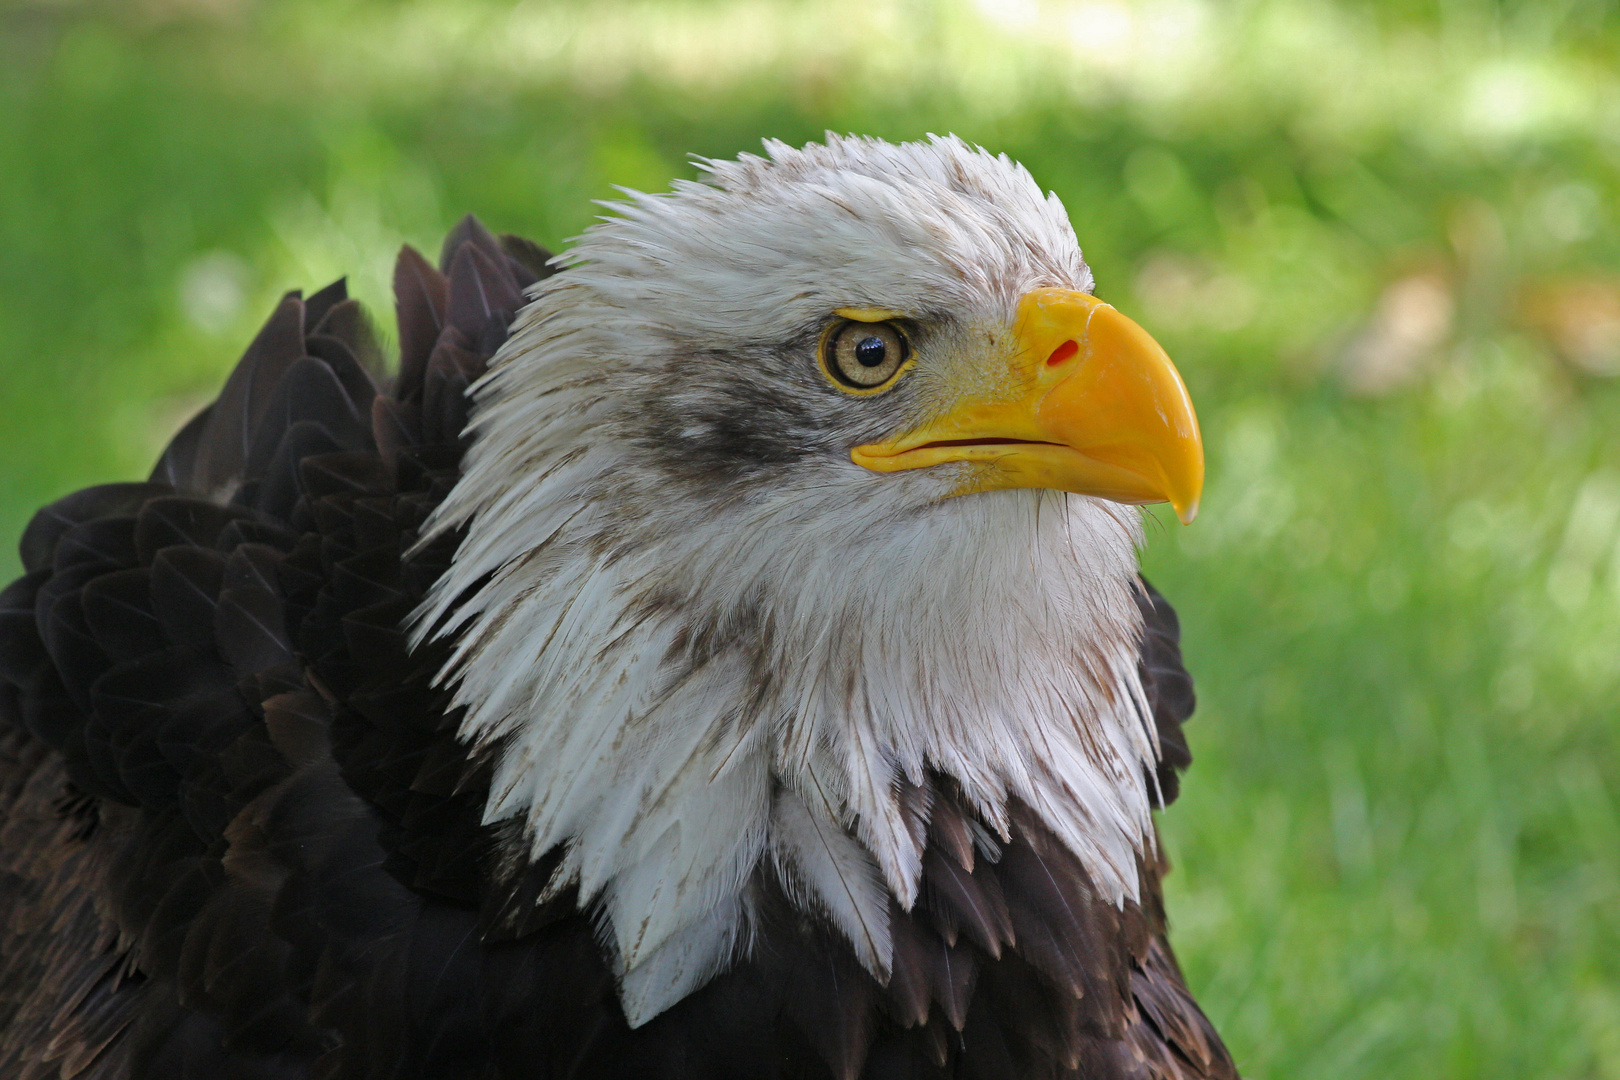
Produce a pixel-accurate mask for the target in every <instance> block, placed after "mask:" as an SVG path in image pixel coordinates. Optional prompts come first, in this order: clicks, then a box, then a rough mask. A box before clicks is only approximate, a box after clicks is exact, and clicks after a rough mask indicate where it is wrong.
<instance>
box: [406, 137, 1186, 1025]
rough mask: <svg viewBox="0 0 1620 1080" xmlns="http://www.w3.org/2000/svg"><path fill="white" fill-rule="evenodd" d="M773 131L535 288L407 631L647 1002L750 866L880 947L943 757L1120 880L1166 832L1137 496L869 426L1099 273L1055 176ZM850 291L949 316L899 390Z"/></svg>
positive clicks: (585, 248) (859, 947)
mask: <svg viewBox="0 0 1620 1080" xmlns="http://www.w3.org/2000/svg"><path fill="white" fill-rule="evenodd" d="M766 151H767V157H765V158H756V157H751V156H745V157H743V158H742V159H740V160H739V161H736V162H714V161H708V162H703V163H702V167H703V168H704V169H705V171H706V172H707V173H708V182H707V183H690V182H682V183H678V184H676V185H675V189H674V190H673V191H672V192H671V193H669V194H666V195H642V194H635V193H631V194H630V196H629V199H628V201H627V202H625V203H622V204H618V205H617V206H616V207H615V209H616V210H617V211H618V216H617V217H614V218H611V219H607V220H604V221H603V222H602V223H601V224H598V225H596V226H594V227H592V228H591V229H590V230H588V232H587V233H586V235H585V236H584V237H583V238H582V239H581V240H580V241H579V243H578V244H577V246H575V247H574V248H573V250H572V251H570V252H569V253H568V255H567V256H566V263H567V265H568V269H567V270H566V271H565V272H563V273H560V274H558V275H556V276H555V277H552V278H550V279H548V280H546V281H545V282H543V283H541V284H540V285H539V286H537V287H536V289H535V290H534V293H533V302H532V303H530V304H529V305H528V307H526V308H525V309H524V310H523V312H522V313H521V315H520V316H519V317H518V320H517V324H516V326H515V328H514V333H513V335H512V337H511V338H510V340H509V341H508V342H507V343H506V345H505V347H504V348H503V349H502V350H501V352H500V354H499V355H498V356H497V358H496V360H495V362H494V364H493V366H492V369H491V371H490V373H489V375H488V376H487V377H486V378H485V379H484V380H483V381H482V382H480V383H479V384H478V385H477V386H476V387H475V388H474V390H473V394H474V397H475V402H476V411H475V418H474V420H473V424H472V430H473V432H474V434H475V441H474V444H473V447H472V449H471V451H470V452H469V454H468V456H467V458H466V461H465V466H464V475H463V476H462V478H461V480H460V482H459V483H458V484H457V486H456V487H455V489H454V490H453V491H452V492H451V493H450V495H449V497H448V498H447V499H446V500H445V502H444V503H443V505H442V506H440V507H439V509H438V511H437V513H436V515H435V517H434V518H433V520H432V523H431V531H432V532H434V533H438V532H443V531H444V530H448V529H453V528H460V527H464V528H465V529H466V535H465V538H464V540H463V541H462V543H461V545H460V548H459V551H458V553H457V555H456V558H455V562H454V564H453V566H452V567H451V569H450V571H449V572H448V573H447V574H446V575H445V576H444V577H443V579H442V580H441V581H439V582H438V584H437V585H436V586H435V588H434V590H433V592H432V594H431V596H430V598H429V600H428V602H427V603H426V604H425V605H424V606H423V608H422V610H421V611H420V612H419V613H418V622H417V631H416V635H417V639H418V640H420V639H422V638H425V637H427V636H429V635H430V634H432V635H450V636H453V637H454V639H455V642H456V644H455V651H454V659H453V660H452V662H451V663H450V665H449V667H448V668H447V669H446V672H445V677H446V678H449V679H451V680H453V681H454V683H455V687H456V696H455V700H456V702H457V703H458V704H461V705H465V706H466V708H467V713H466V720H465V723H464V725H463V728H462V735H463V737H464V738H466V739H468V740H470V741H473V742H476V743H482V744H490V743H496V742H498V743H499V750H498V759H497V765H496V769H495V782H494V786H493V789H492V793H491V796H490V801H489V804H488V806H487V809H486V819H487V820H490V821H495V820H501V819H505V818H508V817H513V816H521V817H522V818H523V820H524V824H525V827H526V836H527V837H528V839H529V842H530V845H531V850H532V852H533V854H534V855H536V856H538V855H539V854H541V853H543V852H545V851H546V850H548V849H550V848H552V847H554V846H556V845H559V844H563V845H567V857H566V859H565V862H564V864H563V867H562V869H561V870H559V871H558V877H557V879H556V881H555V882H554V884H555V885H556V886H557V887H558V888H561V887H563V886H565V885H567V884H571V883H576V882H577V884H578V886H579V895H580V898H581V903H582V904H585V903H589V904H591V905H593V910H595V911H596V912H597V913H598V918H599V920H600V926H601V928H602V933H603V939H604V942H605V944H606V945H607V947H608V949H609V951H610V954H611V956H612V957H613V959H614V962H615V964H616V966H617V972H618V975H619V978H620V993H621V999H622V1001H623V1004H624V1007H625V1012H626V1015H627V1016H628V1017H629V1019H630V1022H631V1023H632V1024H639V1023H642V1022H645V1021H646V1020H647V1019H650V1018H651V1017H652V1016H654V1015H656V1014H657V1013H659V1012H660V1011H662V1010H663V1009H665V1008H667V1007H668V1006H670V1005H671V1004H673V1003H674V1002H676V1001H678V1000H679V999H680V998H681V997H683V996H684V995H686V994H687V993H690V992H691V991H692V990H693V989H695V988H697V987H698V986H701V985H702V984H703V983H704V982H705V981H707V979H709V978H710V977H711V976H712V975H713V974H715V973H716V972H717V971H718V970H720V969H722V968H723V967H724V966H725V965H726V964H727V963H728V962H729V961H730V960H731V959H733V958H734V957H735V956H736V955H737V954H738V953H739V952H740V951H741V950H744V949H746V947H747V944H748V934H749V925H750V920H749V915H750V903H751V900H750V895H751V894H750V887H749V880H750V878H751V876H752V875H754V874H756V873H758V872H771V873H777V874H779V875H781V878H782V881H783V884H784V885H785V887H786V888H787V890H788V894H789V895H790V896H791V897H793V898H795V902H797V903H801V904H804V905H807V906H809V907H810V908H812V909H813V910H815V911H817V912H818V913H820V914H821V915H822V916H824V917H826V918H827V919H829V920H830V921H831V922H832V923H833V924H834V925H836V926H837V927H839V929H840V930H841V931H842V932H843V933H844V934H845V935H846V936H847V937H848V938H849V940H850V942H851V944H852V945H853V947H854V948H855V950H856V952H857V954H858V955H859V956H860V958H861V960H862V962H863V963H864V964H865V965H866V966H867V967H868V968H869V969H870V970H871V971H873V972H874V973H875V974H876V975H878V977H879V978H886V976H887V973H888V969H889V964H890V953H889V949H890V946H889V903H890V899H889V898H890V896H891V895H892V896H893V897H894V898H895V899H897V900H898V902H899V903H900V905H901V906H902V907H904V908H909V907H910V906H911V904H912V903H913V902H914V900H915V899H916V893H917V888H918V881H919V876H920V872H921V856H922V850H921V837H920V834H919V833H918V832H916V831H914V830H913V828H912V827H911V825H914V824H915V823H914V822H913V823H911V824H910V825H908V821H907V815H906V813H905V810H904V808H903V807H902V806H901V800H900V798H899V796H898V791H899V788H900V786H901V784H902V782H910V783H913V784H920V783H923V782H924V781H925V776H926V774H927V773H928V772H930V771H932V772H935V773H942V774H945V775H948V776H950V777H953V778H954V779H955V780H956V781H957V782H958V783H959V784H960V786H961V790H962V791H963V793H964V794H965V796H966V798H967V799H968V800H969V801H970V802H971V803H972V805H973V806H974V807H975V808H976V810H977V811H978V812H979V814H980V815H981V816H982V817H983V818H984V820H985V821H986V822H989V823H991V824H992V826H995V827H999V828H1002V829H1003V831H1004V829H1005V823H1006V818H1007V808H1008V805H1009V800H1011V799H1013V798H1017V799H1019V800H1022V801H1023V802H1024V803H1026V804H1028V805H1029V806H1030V807H1031V809H1032V810H1033V811H1034V812H1036V813H1037V814H1039V815H1040V816H1041V817H1042V818H1043V819H1044V820H1045V821H1046V823H1047V824H1048V825H1049V826H1050V827H1051V828H1052V829H1053V831H1054V832H1055V833H1056V835H1057V836H1059V837H1060V838H1061V839H1062V840H1063V841H1064V842H1065V843H1067V844H1068V845H1069V846H1070V847H1071V848H1072V849H1073V850H1074V852H1075V853H1076V854H1077V855H1078V856H1079V857H1080V858H1081V860H1082V861H1083V863H1084V865H1085V866H1086V867H1087V869H1088V871H1089V872H1090V873H1091V875H1092V878H1093V880H1094V881H1095V882H1096V883H1097V884H1098V887H1099V888H1100V889H1102V890H1104V891H1105V892H1106V893H1107V894H1108V895H1110V896H1111V897H1112V898H1113V899H1114V900H1115V901H1116V902H1119V901H1120V900H1122V899H1123V898H1124V897H1126V896H1133V897H1134V895H1135V893H1136V889H1137V879H1136V865H1137V858H1138V855H1139V853H1140V852H1141V851H1143V849H1144V847H1145V846H1146V845H1148V844H1150V843H1151V842H1152V841H1151V835H1152V833H1151V824H1150V820H1149V791H1148V789H1147V784H1148V782H1149V781H1148V779H1147V775H1148V774H1149V773H1150V772H1151V768H1152V765H1153V762H1154V761H1155V757H1156V746H1155V744H1154V739H1153V735H1152V731H1151V724H1150V723H1149V722H1148V721H1147V719H1146V710H1145V703H1144V701H1143V695H1142V689H1141V686H1140V684H1139V681H1138V676H1137V672H1136V662H1137V638H1138V634H1139V632H1140V621H1139V616H1138V614H1137V610H1136V607H1135V604H1134V602H1133V599H1132V593H1131V590H1132V587H1133V582H1134V580H1135V575H1136V555H1135V547H1136V545H1137V543H1138V542H1139V539H1140V525H1139V515H1138V514H1137V513H1136V512H1135V511H1134V510H1132V509H1130V508H1127V507H1123V506H1118V505H1115V504H1111V503H1106V502H1102V501H1099V500H1095V499H1090V498H1084V497H1080V496H1068V495H1063V494H1060V493H1053V492H1044V491H1033V490H1014V491H997V492H989V493H982V494H976V495H969V496H964V497H960V498H949V497H947V496H948V495H949V493H950V491H951V489H952V486H953V474H952V470H951V467H939V468H935V469H924V470H916V471H911V472H902V473H897V474H889V475H880V474H876V473H872V472H868V471H866V470H865V469H862V468H860V467H859V466H857V465H855V464H854V463H852V462H851V461H850V459H849V449H850V447H851V446H854V445H857V444H858V443H860V442H863V441H867V440H868V439H871V438H877V437H882V436H885V435H888V434H890V433H892V432H893V431H895V430H898V429H900V428H902V427H904V426H908V425H910V424H912V423H915V422H916V421H917V420H918V419H920V418H922V417H923V416H926V415H927V414H928V413H929V412H930V411H931V410H937V409H939V408H942V407H943V406H944V405H945V404H947V403H948V402H949V401H951V400H954V399H955V398H956V397H957V396H958V395H959V394H960V393H961V392H962V390H963V388H964V387H970V386H972V385H973V384H974V383H975V380H982V379H984V378H986V377H987V376H986V372H988V371H990V370H991V367H992V365H989V364H987V362H986V357H987V356H991V355H993V354H996V353H997V351H998V350H1000V349H1003V348H1004V347H1005V344H1006V342H1007V339H1008V335H1009V333H1010V330H1011V322H1012V318H1013V312H1014V309H1015V306H1016V304H1017V301H1018V298H1019V297H1020V296H1022V295H1023V294H1024V293H1025V292H1027V291H1028V290H1030V289H1032V288H1037V287H1042V286H1056V287H1063V288H1070V289H1079V290H1085V291H1089V290H1090V288H1091V283H1092V282H1091V272H1090V270H1089V269H1088V268H1087V266H1086V264H1085V262H1084V260H1083V259H1082V258H1081V254H1080V248H1079V245H1078V244H1077V242H1076V240H1075V236H1074V233H1073V230H1072V229H1071V228H1070V225H1069V223H1068V220H1067V217H1066V216H1065V214H1064V211H1063V207H1062V205H1061V204H1060V203H1059V202H1058V200H1057V197H1056V196H1055V195H1047V196H1043V195H1042V194H1041V191H1040V189H1039V188H1038V187H1037V186H1036V185H1035V183H1034V181H1033V179H1032V178H1031V177H1030V175H1029V174H1028V172H1026V171H1025V170H1024V169H1023V168H1022V167H1021V166H1018V165H1016V164H1014V163H1013V162H1011V161H1009V160H1008V159H1007V158H1006V157H1005V156H1002V157H995V156H992V155H990V154H988V153H986V152H984V151H982V150H975V149H973V148H970V147H968V146H967V145H965V144H964V143H962V142H961V141H960V140H958V139H955V138H934V139H931V140H929V141H928V142H924V143H910V144H904V145H898V146H896V145H889V144H885V143H881V142H876V141H872V140H867V139H853V138H849V139H843V138H834V137H829V138H828V140H827V143H826V145H815V144H812V145H810V146H807V147H805V148H803V149H802V150H801V149H794V148H791V147H788V146H786V145H783V144H781V143H774V142H773V143H767V145H766ZM847 307H875V308H884V309H888V310H891V311H896V312H900V313H903V314H906V315H908V316H910V317H912V318H915V319H916V320H918V321H919V323H922V324H926V325H928V326H930V327H932V328H933V330H932V331H931V333H930V336H929V337H928V338H927V340H926V342H925V343H924V346H923V347H920V348H919V352H920V354H921V359H920V362H919V364H918V367H917V368H916V369H915V370H914V371H913V372H912V373H911V375H909V376H908V377H907V378H906V379H905V380H904V384H905V385H904V388H903V389H904V392H903V393H902V392H901V391H900V390H898V389H897V390H896V391H895V392H893V393H890V394H885V395H883V396H881V397H879V398H855V397H849V396H846V395H842V394H840V393H839V392H838V391H837V390H835V389H833V388H831V387H830V386H829V385H828V384H827V382H826V380H825V379H824V378H822V376H821V375H820V373H819V371H818V370H817V367H816V362H815V341H816V334H817V333H818V332H819V330H820V328H821V327H823V326H824V325H826V323H827V321H828V320H829V319H830V318H831V313H832V311H833V310H834V309H837V308H847ZM1002 370H1005V367H1004V365H1003V368H1002ZM985 841H986V842H987V843H992V844H993V842H994V841H993V838H990V837H988V836H986V837H985Z"/></svg>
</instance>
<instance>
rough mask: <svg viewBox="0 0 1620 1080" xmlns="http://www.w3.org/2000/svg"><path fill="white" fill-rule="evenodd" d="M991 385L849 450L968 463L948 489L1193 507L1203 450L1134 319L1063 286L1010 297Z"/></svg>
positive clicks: (894, 466) (861, 457)
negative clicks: (1013, 307)
mask: <svg viewBox="0 0 1620 1080" xmlns="http://www.w3.org/2000/svg"><path fill="white" fill-rule="evenodd" d="M1013 335H1014V339H1015V341H1016V347H1015V349H1014V350H1013V354H1012V359H1011V363H1010V366H1009V369H1008V371H1007V374H1006V377H1005V379H1004V380H1003V381H1002V385H1000V386H999V387H997V388H995V389H993V390H992V391H991V393H989V394H987V395H984V396H975V397H970V398H964V399H963V400H961V401H959V402H958V403H957V404H956V405H955V406H953V407H952V408H951V409H950V410H949V411H948V412H946V413H945V414H944V415H942V416H939V417H937V418H936V419H933V420H930V421H928V422H926V423H924V424H922V425H920V426H918V427H916V428H913V429H912V430H910V431H907V432H905V433H903V434H901V435H898V436H896V437H894V438H892V439H888V440H885V441H884V442H880V443H871V444H869V445H866V446H857V447H856V448H855V449H854V450H852V451H851V452H850V457H851V459H852V460H854V462H855V463H856V464H857V465H862V466H865V467H866V468H868V469H871V470H873V471H874V472H899V471H902V470H905V469H921V468H927V467H929V466H933V465H944V464H948V463H959V464H967V465H969V466H971V468H969V469H968V470H967V471H966V473H965V476H964V480H963V482H962V484H961V486H960V487H959V489H958V490H956V491H954V492H952V494H954V495H966V494H969V493H971V492H975V491H994V490H997V489H1000V488H1052V489H1054V490H1057V491H1072V492H1075V493H1076V494H1080V495H1094V496H1097V497H1098V498H1103V499H1111V500H1113V501H1114V502H1122V503H1138V504H1139V503H1155V502H1168V503H1170V505H1171V506H1172V507H1174V508H1175V511H1176V516H1177V517H1179V518H1180V519H1181V521H1182V522H1183V523H1188V522H1191V521H1192V519H1193V517H1194V516H1195V515H1196V514H1197V513H1198V499H1199V496H1200V494H1201V493H1202V491H1203V487H1204V446H1203V442H1202V440H1201V439H1200V438H1199V434H1198V417H1197V416H1196V415H1195V414H1194V412H1193V406H1192V399H1191V398H1189V397H1188V396H1187V387H1186V385H1185V384H1184V383H1183V382H1182V381H1181V375H1180V374H1179V373H1178V372H1177V371H1176V369H1175V365H1173V364H1172V363H1171V362H1170V358H1169V357H1168V356H1166V355H1165V353H1164V350H1163V349H1161V348H1160V347H1159V344H1158V342H1156V341H1154V340H1153V339H1152V338H1151V337H1149V336H1148V333H1147V331H1145V330H1143V329H1142V328H1141V327H1140V326H1138V325H1137V324H1136V323H1134V322H1132V321H1131V320H1130V319H1128V318H1126V317H1125V316H1124V315H1121V314H1120V313H1119V312H1118V311H1115V310H1114V309H1113V308H1112V307H1110V306H1109V305H1108V304H1105V303H1103V302H1102V301H1100V300H1098V299H1096V298H1095V297H1092V296H1089V295H1087V294H1085V293H1081V292H1074V291H1071V290H1068V289H1036V290H1035V291H1033V292H1031V293H1029V294H1027V295H1026V296H1025V297H1024V298H1023V299H1022V300H1021V301H1019V304H1018V315H1017V320H1016V322H1015V323H1014V328H1013Z"/></svg>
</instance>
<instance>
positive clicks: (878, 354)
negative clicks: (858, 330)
mask: <svg viewBox="0 0 1620 1080" xmlns="http://www.w3.org/2000/svg"><path fill="white" fill-rule="evenodd" d="M888 351H889V347H888V346H887V345H885V344H884V343H883V339H882V338H880V337H865V338H861V340H860V341H858V342H856V343H855V359H856V360H859V361H860V363H861V366H862V367H877V366H878V365H879V364H881V363H883V358H884V355H885V354H886V353H887V352H888Z"/></svg>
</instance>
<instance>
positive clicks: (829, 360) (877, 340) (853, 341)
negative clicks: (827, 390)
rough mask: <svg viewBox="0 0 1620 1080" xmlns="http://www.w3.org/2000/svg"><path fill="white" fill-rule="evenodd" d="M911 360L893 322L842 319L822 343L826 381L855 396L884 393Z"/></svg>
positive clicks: (909, 347)
mask: <svg viewBox="0 0 1620 1080" xmlns="http://www.w3.org/2000/svg"><path fill="white" fill-rule="evenodd" d="M910 358H911V343H910V341H908V340H907V339H906V334H905V331H903V330H901V329H900V327H899V326H898V325H896V324H895V323H893V322H859V321H857V320H854V319H844V320H842V321H840V322H837V323H834V324H833V325H832V327H830V328H829V330H828V332H827V334H826V335H825V336H824V337H823V338H822V342H821V366H822V368H823V369H824V370H825V371H826V372H827V376H828V378H830V379H832V381H833V382H834V383H836V384H838V386H839V387H840V388H842V389H845V390H849V391H851V392H852V393H857V394H860V393H873V392H875V391H878V390H883V389H887V388H888V386H889V384H890V383H892V382H894V381H895V380H896V378H897V377H898V375H899V374H900V370H901V368H902V367H904V366H905V363H906V361H907V360H909V359H910Z"/></svg>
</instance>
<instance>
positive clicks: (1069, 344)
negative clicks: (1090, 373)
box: [1046, 341, 1080, 367]
mask: <svg viewBox="0 0 1620 1080" xmlns="http://www.w3.org/2000/svg"><path fill="white" fill-rule="evenodd" d="M1079 351H1080V346H1079V345H1078V344H1076V343H1075V342H1073V341H1065V342H1064V343H1063V344H1061V345H1059V346H1058V347H1057V348H1055V349H1053V350H1052V355H1051V356H1048V357H1047V358H1046V366H1047V367H1057V366H1058V365H1059V364H1061V363H1063V361H1065V360H1067V359H1068V358H1069V357H1071V356H1073V355H1074V354H1075V353H1077V352H1079Z"/></svg>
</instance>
